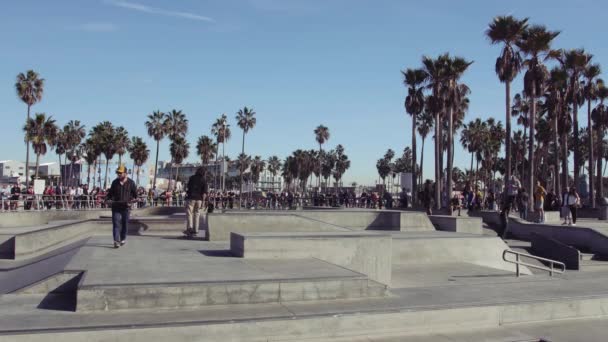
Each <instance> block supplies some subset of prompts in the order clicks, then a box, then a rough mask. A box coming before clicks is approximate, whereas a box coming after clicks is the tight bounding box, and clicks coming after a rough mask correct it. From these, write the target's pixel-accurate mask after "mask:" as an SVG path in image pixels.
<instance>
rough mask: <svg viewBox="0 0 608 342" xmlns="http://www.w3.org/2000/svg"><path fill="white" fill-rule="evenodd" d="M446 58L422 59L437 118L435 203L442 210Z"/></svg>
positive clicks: (428, 104)
mask: <svg viewBox="0 0 608 342" xmlns="http://www.w3.org/2000/svg"><path fill="white" fill-rule="evenodd" d="M446 60H447V58H446V56H440V57H439V58H436V59H433V58H431V57H427V56H424V57H422V65H423V69H424V71H425V72H426V74H427V83H426V88H428V89H431V96H429V98H428V101H427V106H428V108H429V110H430V111H431V112H432V113H433V115H434V116H435V125H434V126H435V184H436V186H435V203H436V205H437V209H441V184H442V182H441V178H442V175H441V165H440V163H441V138H440V137H442V133H441V126H442V125H441V118H442V116H441V115H442V114H443V112H444V110H445V99H444V84H445V81H446V75H445V73H446V67H445V62H446Z"/></svg>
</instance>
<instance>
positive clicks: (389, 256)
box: [0, 207, 608, 342]
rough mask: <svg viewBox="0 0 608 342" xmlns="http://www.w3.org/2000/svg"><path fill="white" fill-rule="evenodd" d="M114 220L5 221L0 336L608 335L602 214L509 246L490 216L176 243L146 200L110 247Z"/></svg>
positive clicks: (384, 219)
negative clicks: (123, 240)
mask: <svg viewBox="0 0 608 342" xmlns="http://www.w3.org/2000/svg"><path fill="white" fill-rule="evenodd" d="M109 215H110V213H109V211H94V210H91V211H80V212H79V211H71V212H69V211H65V212H61V211H58V212H33V213H27V212H16V213H3V214H2V216H0V217H1V223H0V256H1V259H0V269H1V272H0V307H1V308H2V310H0V341H48V340H62V341H66V342H67V341H84V340H86V341H318V340H323V341H505V342H507V341H509V342H514V341H605V340H606V338H605V335H606V334H605V332H606V328H605V326H606V323H608V317H607V316H606V315H608V286H607V285H606V284H607V283H608V282H607V281H608V262H606V261H604V260H606V259H605V257H606V256H608V223H607V222H606V221H604V220H599V219H597V218H595V219H582V220H581V221H580V223H579V225H578V226H577V227H565V226H561V225H560V223H559V222H551V220H549V219H548V222H549V223H548V224H543V225H540V224H534V223H530V222H524V221H521V220H518V219H516V218H513V219H512V220H510V224H509V231H510V235H509V240H506V241H503V240H502V239H500V238H499V237H497V236H496V233H495V232H494V231H493V230H492V229H491V228H492V227H493V226H494V225H496V224H497V223H498V216H497V215H498V214H497V213H493V212H481V213H477V214H473V213H472V214H471V215H468V214H466V213H465V214H463V216H462V217H455V216H448V215H434V216H427V215H426V214H424V213H422V212H418V211H397V210H365V209H335V210H315V209H311V210H288V211H263V210H250V211H227V212H222V213H212V214H209V215H208V220H207V222H206V224H204V225H203V231H201V233H200V234H199V237H197V238H194V239H185V238H184V237H183V235H182V233H181V232H182V230H183V229H184V228H185V222H184V221H185V216H184V213H183V209H182V208H171V207H154V208H145V209H137V210H134V211H133V212H132V215H131V220H130V231H129V237H128V239H127V244H126V245H125V246H123V247H121V248H119V249H114V248H112V238H111V221H110V218H109ZM516 253H521V254H520V255H519V256H518V255H517V254H516ZM530 254H531V255H534V256H536V257H534V258H532V257H529V256H528V255H530ZM540 258H544V259H547V260H551V261H547V260H544V259H540ZM516 259H519V260H520V261H521V264H520V265H516V264H515V263H514V261H515V260H516ZM562 267H563V268H565V269H566V270H565V272H564V273H561V270H562ZM552 268H553V270H554V272H553V274H552V275H551V274H550V273H551V269H552ZM517 273H519V275H520V276H517Z"/></svg>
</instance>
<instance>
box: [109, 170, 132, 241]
mask: <svg viewBox="0 0 608 342" xmlns="http://www.w3.org/2000/svg"><path fill="white" fill-rule="evenodd" d="M116 175H117V177H116V179H115V180H114V181H113V182H112V185H111V186H110V191H108V194H107V195H106V200H108V201H111V203H112V232H113V236H114V248H118V247H120V246H123V245H124V244H125V243H127V230H128V223H129V211H130V210H131V207H130V205H131V203H132V202H133V201H137V186H136V185H135V182H134V181H133V180H131V179H129V178H128V177H127V176H128V175H127V169H126V168H125V166H124V165H120V166H118V169H116Z"/></svg>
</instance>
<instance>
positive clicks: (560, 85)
mask: <svg viewBox="0 0 608 342" xmlns="http://www.w3.org/2000/svg"><path fill="white" fill-rule="evenodd" d="M567 88H568V75H567V73H566V72H565V70H564V69H563V68H558V67H554V68H553V69H551V72H550V76H549V79H548V82H547V90H546V92H545V94H544V96H545V103H544V109H545V110H546V112H547V114H548V116H549V118H550V119H551V123H552V125H551V126H552V129H551V130H552V132H551V133H552V134H553V145H554V151H555V158H554V160H553V163H554V165H553V169H554V170H555V179H554V181H555V185H554V190H555V191H556V193H558V194H561V188H562V186H564V187H566V186H568V184H567V181H568V150H567V144H568V142H567V141H565V140H566V136H567V134H568V131H569V128H570V124H571V120H570V115H569V113H568V110H567V108H564V104H567V101H566V96H567ZM560 137H561V140H562V142H561V145H560V143H559V140H560ZM560 154H561V160H562V171H563V172H562V175H563V180H562V181H561V182H560V181H559V162H560Z"/></svg>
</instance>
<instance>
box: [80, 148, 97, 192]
mask: <svg viewBox="0 0 608 342" xmlns="http://www.w3.org/2000/svg"><path fill="white" fill-rule="evenodd" d="M83 152H84V155H83V156H84V160H85V161H86V162H87V188H89V187H90V186H91V166H94V168H93V184H95V164H96V163H97V158H98V157H99V155H100V154H101V150H100V148H99V144H98V142H97V141H95V140H94V139H93V138H88V139H87V140H86V141H85V142H84V144H83Z"/></svg>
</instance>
